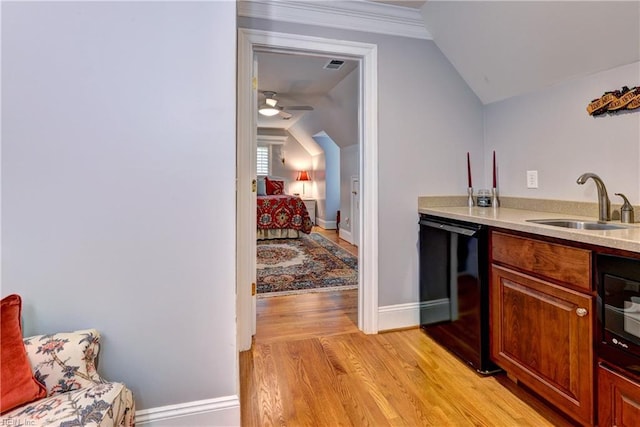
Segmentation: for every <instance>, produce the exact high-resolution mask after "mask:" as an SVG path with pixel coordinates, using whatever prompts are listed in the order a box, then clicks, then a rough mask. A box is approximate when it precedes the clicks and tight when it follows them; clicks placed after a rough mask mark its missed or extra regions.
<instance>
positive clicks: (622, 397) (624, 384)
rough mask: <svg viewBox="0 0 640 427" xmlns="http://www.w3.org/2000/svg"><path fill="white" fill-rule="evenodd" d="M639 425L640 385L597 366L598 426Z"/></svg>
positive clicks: (611, 370) (628, 426)
mask: <svg viewBox="0 0 640 427" xmlns="http://www.w3.org/2000/svg"><path fill="white" fill-rule="evenodd" d="M638 425H640V383H637V382H634V381H632V380H631V379H629V378H627V377H625V376H623V375H620V374H619V373H617V372H616V371H614V370H613V369H610V368H609V367H607V366H606V365H605V364H603V363H601V364H599V366H598V426H599V427H611V426H616V427H632V426H638Z"/></svg>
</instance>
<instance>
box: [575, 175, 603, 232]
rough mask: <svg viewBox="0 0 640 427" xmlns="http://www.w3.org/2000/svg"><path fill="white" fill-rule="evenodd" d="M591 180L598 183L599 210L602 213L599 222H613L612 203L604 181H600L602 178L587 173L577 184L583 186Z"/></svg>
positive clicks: (579, 178)
mask: <svg viewBox="0 0 640 427" xmlns="http://www.w3.org/2000/svg"><path fill="white" fill-rule="evenodd" d="M589 178H591V179H593V182H595V183H596V188H597V189H598V210H599V212H600V213H599V218H598V221H609V220H611V201H609V195H608V194H607V188H606V187H605V186H604V182H602V179H600V177H599V176H598V175H596V174H595V173H591V172H587V173H583V174H582V175H580V176H579V177H578V180H577V181H576V182H577V183H578V184H580V185H582V184H584V183H585V182H587V179H589Z"/></svg>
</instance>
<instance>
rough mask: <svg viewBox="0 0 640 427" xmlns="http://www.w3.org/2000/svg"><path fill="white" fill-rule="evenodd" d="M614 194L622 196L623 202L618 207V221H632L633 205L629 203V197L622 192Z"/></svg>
mask: <svg viewBox="0 0 640 427" xmlns="http://www.w3.org/2000/svg"><path fill="white" fill-rule="evenodd" d="M615 195H616V196H620V197H622V200H624V204H623V205H622V207H621V208H620V222H626V223H632V222H633V221H634V219H633V206H631V203H629V199H627V197H626V196H625V195H624V194H622V193H615Z"/></svg>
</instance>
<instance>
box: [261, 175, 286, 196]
mask: <svg viewBox="0 0 640 427" xmlns="http://www.w3.org/2000/svg"><path fill="white" fill-rule="evenodd" d="M264 182H265V183H266V184H267V196H272V195H275V194H284V181H274V180H272V179H269V178H266V177H265V179H264Z"/></svg>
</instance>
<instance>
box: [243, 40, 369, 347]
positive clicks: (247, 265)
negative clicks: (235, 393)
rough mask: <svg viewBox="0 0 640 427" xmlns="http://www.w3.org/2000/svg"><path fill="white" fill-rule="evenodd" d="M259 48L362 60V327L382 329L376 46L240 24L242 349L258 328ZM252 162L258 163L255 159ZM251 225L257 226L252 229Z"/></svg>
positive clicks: (360, 259) (359, 248)
mask: <svg viewBox="0 0 640 427" xmlns="http://www.w3.org/2000/svg"><path fill="white" fill-rule="evenodd" d="M258 50H274V51H281V52H282V51H289V52H300V53H306V54H312V53H313V54H322V55H344V56H349V57H353V58H354V59H357V60H359V61H360V94H359V95H360V96H359V99H358V103H359V111H360V114H359V117H360V118H359V120H360V123H359V126H358V128H359V136H360V141H361V142H362V143H361V144H359V150H360V153H359V159H360V160H359V169H360V174H361V176H362V179H361V181H360V195H361V199H360V200H361V205H360V208H361V209H360V218H359V219H360V221H359V222H360V229H361V232H360V238H359V242H358V243H359V244H358V255H359V256H358V258H359V260H358V261H359V262H358V267H359V268H358V284H359V291H358V328H359V329H360V330H362V331H363V332H364V333H367V334H375V333H377V332H378V122H377V118H378V75H377V69H378V65H377V58H378V56H377V46H376V45H374V44H368V43H359V42H350V41H344V40H333V39H325V38H319V37H309V36H303V35H299V34H286V33H275V32H270V31H260V30H250V29H244V28H240V29H238V83H237V91H238V100H237V103H238V118H237V120H238V122H237V123H238V124H237V156H238V159H237V168H238V171H237V185H238V188H237V209H238V211H237V225H236V227H237V232H236V235H237V250H236V253H237V257H236V297H237V325H238V326H237V327H238V330H237V343H238V350H239V351H244V350H249V349H250V348H251V337H252V336H253V335H254V333H255V317H256V315H255V297H253V296H252V292H251V280H252V279H251V278H252V277H255V256H256V239H255V228H256V216H255V209H256V205H255V203H256V202H255V194H254V192H253V190H252V186H251V182H252V180H253V179H255V161H254V160H252V159H255V147H256V126H257V125H256V109H257V99H256V89H257V82H256V81H255V80H254V75H253V58H254V53H255V52H256V51H258ZM252 162H253V164H252ZM251 230H252V231H251ZM252 269H253V270H252Z"/></svg>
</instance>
